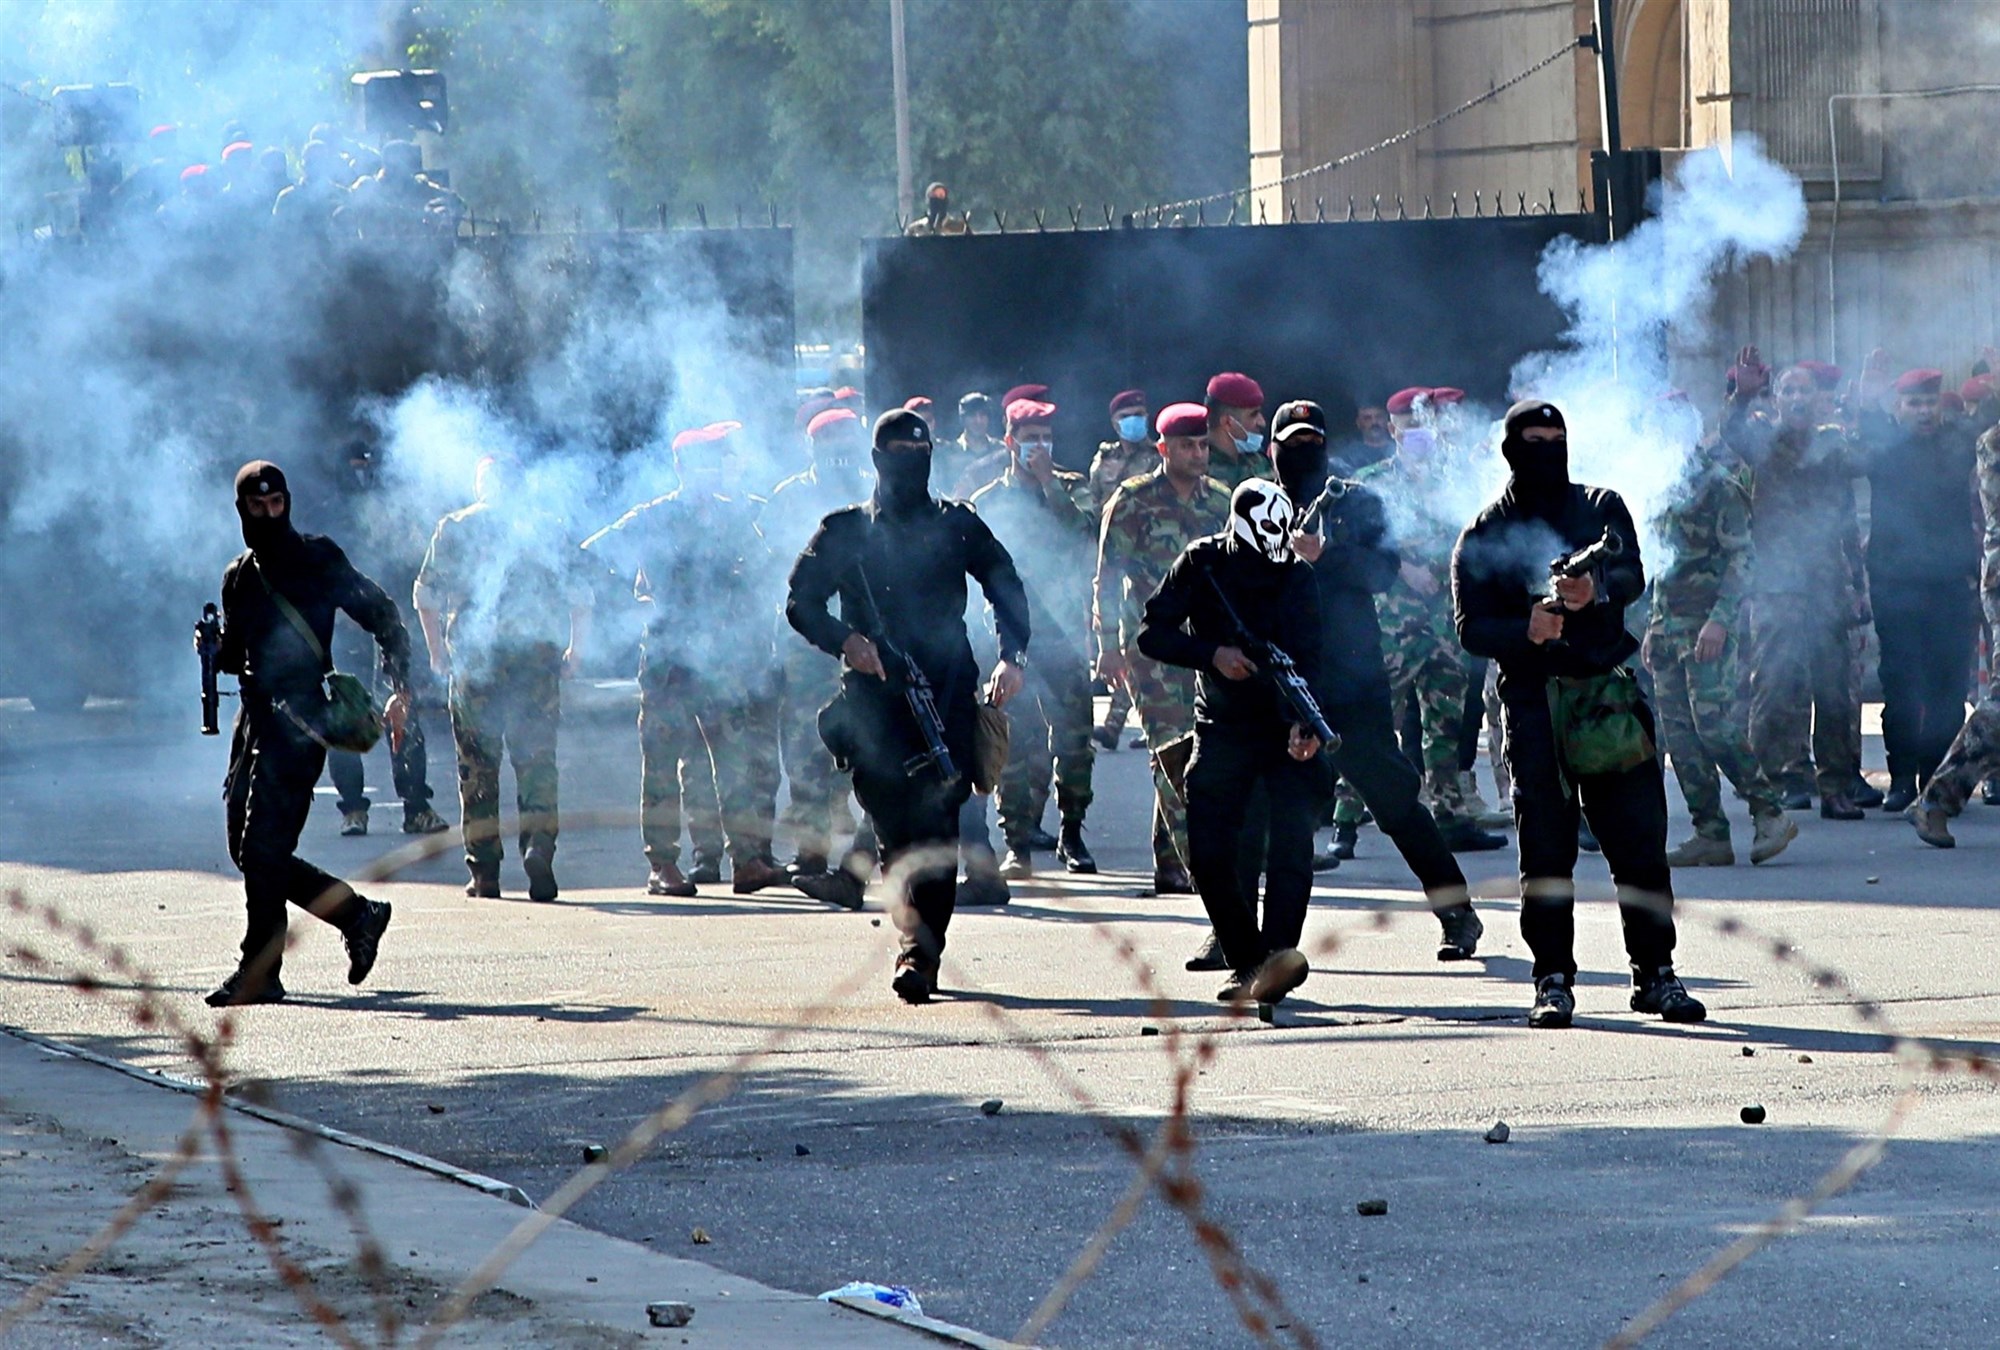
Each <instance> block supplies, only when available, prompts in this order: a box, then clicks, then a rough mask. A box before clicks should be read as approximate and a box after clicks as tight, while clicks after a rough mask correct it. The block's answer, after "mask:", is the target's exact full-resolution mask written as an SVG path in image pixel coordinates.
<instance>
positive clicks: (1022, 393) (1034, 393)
mask: <svg viewBox="0 0 2000 1350" xmlns="http://www.w3.org/2000/svg"><path fill="white" fill-rule="evenodd" d="M1048 396H1049V387H1048V386H1047V385H1045V384H1017V385H1015V386H1014V387H1013V388H1012V389H1009V390H1008V391H1007V392H1006V393H1004V394H1002V395H1001V396H1000V406H1001V407H1003V408H1005V407H1007V406H1009V405H1010V404H1012V403H1013V402H1014V401H1015V400H1016V399H1023V398H1031V399H1036V400H1041V399H1046V398H1047V397H1048Z"/></svg>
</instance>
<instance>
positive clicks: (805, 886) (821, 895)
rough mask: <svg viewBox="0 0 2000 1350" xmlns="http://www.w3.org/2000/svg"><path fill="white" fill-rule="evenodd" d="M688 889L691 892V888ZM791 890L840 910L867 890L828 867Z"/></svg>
mask: <svg viewBox="0 0 2000 1350" xmlns="http://www.w3.org/2000/svg"><path fill="white" fill-rule="evenodd" d="M688 889H689V892H690V893H692V892H693V887H689V888H688ZM792 889H793V890H796V891H797V892H799V893H800V894H801V895H808V896H811V897H812V898H813V899H815V900H817V901H819V902H820V903H821V904H823V905H836V906H838V907H839V908H841V909H860V908H861V904H862V901H863V900H864V899H866V898H867V888H866V887H865V886H863V885H862V884H861V879H860V878H859V877H857V876H855V875H854V873H852V872H850V871H848V870H847V869H846V868H845V867H830V868H828V869H827V870H826V871H824V872H812V873H807V874H801V875H799V876H795V877H793V878H792ZM960 903H964V902H963V901H961V902H960Z"/></svg>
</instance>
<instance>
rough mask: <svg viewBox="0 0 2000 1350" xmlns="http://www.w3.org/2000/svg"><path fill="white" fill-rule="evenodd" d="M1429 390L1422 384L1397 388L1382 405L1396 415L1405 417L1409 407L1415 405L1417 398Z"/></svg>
mask: <svg viewBox="0 0 2000 1350" xmlns="http://www.w3.org/2000/svg"><path fill="white" fill-rule="evenodd" d="M1430 392H1431V391H1430V390H1429V389H1427V388H1425V387H1424V386H1423V385H1420V384H1417V385H1411V386H1410V387H1409V388H1408V389H1398V390H1397V391H1396V392H1395V393H1393V394H1391V395H1389V401H1388V402H1387V403H1386V404H1384V405H1383V406H1384V407H1386V408H1387V409H1388V410H1389V411H1390V412H1391V413H1393V414H1394V415H1395V416H1397V417H1407V416H1408V415H1409V412H1410V409H1412V408H1414V407H1415V406H1416V403H1417V400H1418V399H1420V398H1423V397H1424V396H1425V395H1427V394H1429V393H1430Z"/></svg>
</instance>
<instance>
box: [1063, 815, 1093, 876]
mask: <svg viewBox="0 0 2000 1350" xmlns="http://www.w3.org/2000/svg"><path fill="white" fill-rule="evenodd" d="M1056 856H1057V857H1058V858H1061V859H1062V864H1063V866H1064V867H1066V868H1068V869H1069V870H1070V871H1071V872H1074V873H1076V874H1077V875H1079V876H1094V875H1095V874H1096V872H1097V859H1095V858H1093V857H1091V856H1090V846H1089V845H1088V844H1085V843H1084V842H1083V822H1082V821H1080V820H1065V821H1064V822H1063V826H1062V834H1061V835H1060V836H1059V837H1058V838H1057V839H1056Z"/></svg>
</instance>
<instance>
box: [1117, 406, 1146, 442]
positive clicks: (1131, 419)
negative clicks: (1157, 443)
mask: <svg viewBox="0 0 2000 1350" xmlns="http://www.w3.org/2000/svg"><path fill="white" fill-rule="evenodd" d="M1118 439H1119V440H1121V441H1131V442H1134V443H1136V442H1139V441H1143V440H1145V439H1146V419H1145V418H1144V417H1143V416H1141V415H1139V414H1138V413H1128V414H1126V415H1125V416H1123V417H1121V418H1119V419H1118Z"/></svg>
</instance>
